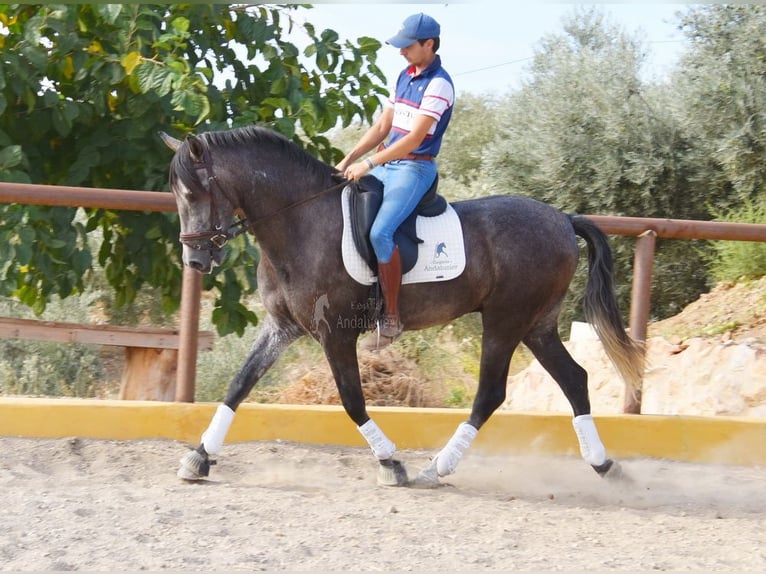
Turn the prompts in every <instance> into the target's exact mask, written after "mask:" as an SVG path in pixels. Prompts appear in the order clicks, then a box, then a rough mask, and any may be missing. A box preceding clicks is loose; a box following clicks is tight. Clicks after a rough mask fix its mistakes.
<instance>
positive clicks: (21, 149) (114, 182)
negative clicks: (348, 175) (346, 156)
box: [0, 4, 385, 334]
mask: <svg viewBox="0 0 766 574" xmlns="http://www.w3.org/2000/svg"><path fill="white" fill-rule="evenodd" d="M306 8H307V7H306V6H297V5H285V6H266V5H241V6H237V5H231V6H230V5H226V4H175V5H172V4H171V5H167V4H45V5H42V4H40V5H31V4H26V5H25V4H5V5H2V6H0V25H2V26H3V28H4V29H5V30H7V32H5V33H4V34H3V35H0V54H2V58H0V179H1V180H3V181H13V182H31V183H42V184H52V185H71V186H88V187H101V188H120V189H137V190H166V189H167V169H168V164H169V161H170V156H171V154H170V151H169V150H168V149H167V148H165V146H164V144H163V143H162V142H161V140H160V139H159V137H157V132H158V131H160V130H163V131H166V132H168V133H173V134H176V135H178V136H183V135H184V134H186V133H188V132H191V131H204V130H209V129H221V128H225V127H229V126H238V125H245V124H253V123H256V124H260V125H266V126H271V127H273V128H274V129H276V130H278V131H280V132H282V133H284V134H285V135H287V136H288V137H291V138H292V139H293V140H295V141H296V142H298V143H300V144H301V145H303V146H304V147H306V148H307V149H308V150H309V151H311V152H312V153H314V154H316V155H318V156H320V157H321V158H322V159H324V160H325V161H328V162H334V161H337V160H338V159H339V158H340V156H341V152H340V151H339V150H335V149H333V148H332V146H331V145H330V144H329V141H328V140H327V138H326V137H325V136H324V135H323V134H324V132H326V131H327V130H328V129H330V128H331V127H333V126H335V125H336V124H338V123H341V124H342V125H349V124H350V123H351V122H352V121H353V120H354V119H355V118H358V119H363V120H369V119H370V118H371V117H372V114H373V113H374V112H375V110H376V109H377V107H378V103H377V102H378V99H377V97H376V96H377V95H378V94H380V93H383V92H384V91H385V88H384V84H385V81H384V80H385V78H384V77H383V74H382V72H381V71H380V70H379V69H378V67H377V66H376V64H375V59H376V58H375V57H376V52H377V50H378V48H379V47H380V43H379V42H378V41H377V40H374V39H371V38H359V39H358V40H357V41H356V43H354V42H351V41H347V40H342V39H340V38H339V37H338V35H337V34H336V33H335V32H333V31H332V30H322V31H319V30H315V29H314V27H313V26H312V25H311V24H305V25H299V24H297V23H296V22H295V21H294V20H293V17H292V14H293V13H295V12H296V11H299V10H300V11H302V10H305V9H306ZM299 29H302V30H303V33H304V36H305V39H306V41H307V44H308V45H307V47H306V49H305V50H304V51H303V53H301V50H299V49H298V48H297V47H296V46H295V45H294V44H293V43H291V42H290V41H287V40H286V37H287V32H288V30H293V31H297V30H299ZM74 214H75V210H74V209H65V208H40V207H31V206H25V205H0V240H2V241H3V244H4V245H9V246H10V249H6V250H3V251H2V252H0V294H3V295H6V296H12V297H15V298H18V299H19V300H21V301H23V302H24V303H25V304H26V305H29V306H30V307H31V308H33V309H34V310H35V312H36V313H41V312H42V311H43V310H44V308H45V306H46V304H47V302H48V301H49V300H50V297H51V296H53V295H54V294H55V295H58V296H61V297H67V296H69V295H71V294H74V293H80V292H82V291H83V289H84V288H85V285H86V281H87V280H88V278H89V271H90V270H91V269H92V267H93V266H94V265H97V264H98V265H101V266H103V268H104V270H105V272H106V278H107V280H108V283H109V285H110V286H111V288H112V290H113V291H114V293H115V297H114V302H115V304H116V305H118V306H121V305H127V304H130V303H131V302H132V301H134V300H135V297H136V296H137V294H138V293H139V292H140V290H141V289H143V288H147V287H148V288H154V289H157V290H159V292H160V299H161V300H162V302H163V305H164V308H165V310H166V312H168V313H170V312H172V311H173V310H175V309H176V308H177V305H178V302H179V293H180V277H181V264H180V247H179V245H178V242H177V236H178V218H177V216H176V215H175V214H161V213H132V212H125V211H105V210H89V212H88V217H87V221H85V222H84V223H83V222H81V221H75V218H74ZM93 234H98V235H99V237H100V239H101V243H100V244H98V245H95V246H90V245H89V242H87V241H86V240H85V238H86V235H93ZM243 242H244V244H243V245H241V246H240V248H239V249H237V250H233V251H232V252H231V253H230V254H229V256H228V257H227V261H226V263H225V265H224V268H222V269H219V271H218V273H217V275H215V276H213V277H209V278H207V279H206V283H205V286H206V287H207V288H210V289H214V290H215V291H216V292H217V294H218V295H217V296H218V303H219V304H218V306H217V307H216V312H215V319H216V326H217V327H218V329H219V331H220V332H221V333H228V332H236V333H240V334H241V333H242V332H243V330H244V326H245V325H246V324H247V323H248V322H252V321H254V320H255V315H253V314H251V313H249V312H248V311H247V310H246V309H245V307H244V305H242V303H241V298H242V297H244V296H246V295H247V294H249V293H252V292H253V290H254V289H255V288H256V281H255V265H254V264H253V263H254V262H257V250H256V248H255V247H254V246H253V244H252V242H251V241H249V240H247V239H243ZM232 269H237V272H236V273H234V272H232V271H231V270H232Z"/></svg>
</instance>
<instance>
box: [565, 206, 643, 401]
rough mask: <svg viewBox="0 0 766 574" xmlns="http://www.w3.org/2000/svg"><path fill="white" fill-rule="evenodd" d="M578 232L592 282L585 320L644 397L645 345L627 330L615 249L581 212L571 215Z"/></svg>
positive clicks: (630, 389) (635, 391)
mask: <svg viewBox="0 0 766 574" xmlns="http://www.w3.org/2000/svg"><path fill="white" fill-rule="evenodd" d="M570 220H571V221H572V226H573V227H574V231H575V233H576V234H577V235H579V236H580V237H582V238H583V239H584V240H585V242H586V243H587V244H588V283H587V285H586V286H585V303H584V307H585V319H586V321H588V323H590V324H591V325H593V328H594V329H595V330H596V334H597V335H598V338H599V339H600V340H601V343H602V344H603V345H604V349H605V350H606V354H607V356H608V357H609V359H610V360H611V361H612V363H613V364H614V366H615V367H616V368H617V371H618V372H619V373H620V376H621V377H622V379H623V380H624V381H625V384H626V386H627V391H628V392H630V393H631V394H632V395H633V398H634V399H639V400H640V392H641V381H642V379H643V374H644V345H643V344H642V343H641V342H639V341H636V340H635V339H632V338H631V337H630V336H629V335H628V334H627V332H626V331H625V324H624V323H623V321H622V317H621V315H620V310H619V308H618V306H617V297H616V295H615V291H614V283H613V269H614V262H613V260H612V250H611V248H610V247H609V242H608V240H607V237H606V235H605V234H604V232H603V231H601V229H599V228H598V227H597V226H596V224H595V223H593V222H592V221H591V220H589V219H587V218H586V217H583V216H581V215H572V216H570Z"/></svg>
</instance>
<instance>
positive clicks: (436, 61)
mask: <svg viewBox="0 0 766 574" xmlns="http://www.w3.org/2000/svg"><path fill="white" fill-rule="evenodd" d="M441 65H442V59H441V57H440V56H439V55H438V54H437V55H436V58H434V61H433V62H431V64H430V65H429V66H428V67H427V68H426V69H425V70H423V71H422V72H421V73H420V75H421V76H429V75H431V74H433V73H434V72H435V71H436V70H438V69H439V68H440V67H441ZM407 75H408V76H413V77H414V76H415V75H416V74H415V66H410V67H409V68H407Z"/></svg>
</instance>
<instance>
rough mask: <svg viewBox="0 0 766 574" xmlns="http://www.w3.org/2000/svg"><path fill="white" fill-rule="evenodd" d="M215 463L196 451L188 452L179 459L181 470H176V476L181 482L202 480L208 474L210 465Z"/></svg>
mask: <svg viewBox="0 0 766 574" xmlns="http://www.w3.org/2000/svg"><path fill="white" fill-rule="evenodd" d="M212 464H215V461H214V460H213V461H211V460H209V459H208V458H207V457H206V456H203V455H201V454H200V453H199V452H197V451H196V450H192V451H189V452H188V453H187V454H186V455H185V456H184V457H183V458H182V459H181V468H179V469H178V472H177V473H176V476H177V477H178V478H181V479H183V480H202V479H203V478H205V477H207V476H208V475H209V474H210V465H212Z"/></svg>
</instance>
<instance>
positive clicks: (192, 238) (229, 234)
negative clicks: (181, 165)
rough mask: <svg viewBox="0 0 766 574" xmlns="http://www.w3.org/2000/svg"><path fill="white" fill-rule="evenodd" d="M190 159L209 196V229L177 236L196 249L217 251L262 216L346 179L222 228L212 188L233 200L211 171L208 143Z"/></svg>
mask: <svg viewBox="0 0 766 574" xmlns="http://www.w3.org/2000/svg"><path fill="white" fill-rule="evenodd" d="M192 160H193V161H194V170H195V171H196V172H197V178H198V179H199V180H200V182H201V183H202V187H203V188H204V189H205V191H206V192H207V194H208V196H209V197H210V229H209V230H207V231H197V232H195V233H181V234H180V236H179V240H180V241H181V243H182V244H183V245H186V246H187V247H189V248H191V249H194V250H195V251H220V250H221V249H223V247H224V246H225V245H226V244H227V243H228V242H229V241H230V240H231V239H234V238H235V237H238V236H239V235H242V234H243V233H245V232H246V231H247V230H248V229H254V228H255V227H256V226H257V225H259V224H261V223H263V222H264V220H267V219H268V220H270V221H273V220H274V218H275V217H276V216H278V215H280V214H282V213H283V212H286V211H288V210H291V209H294V208H296V207H298V206H300V205H303V204H305V203H308V202H310V201H313V200H315V199H317V198H319V197H321V196H323V195H325V194H327V193H330V192H333V191H337V190H339V189H342V188H343V187H345V186H346V184H348V182H349V181H348V180H347V179H346V178H343V179H342V180H340V181H339V183H338V184H336V185H333V186H331V187H328V188H326V189H323V190H322V191H319V192H317V193H315V194H312V195H310V196H308V197H305V198H303V199H301V200H298V201H296V202H294V203H290V204H288V205H285V206H283V207H280V208H279V209H277V210H275V211H273V212H271V213H269V214H266V215H262V216H260V217H258V218H256V219H253V220H248V219H247V218H245V217H241V218H239V219H237V221H235V222H234V223H232V224H231V225H230V226H229V227H228V228H226V229H224V226H223V224H221V223H220V222H219V221H218V211H217V210H216V202H215V192H216V191H219V192H220V193H221V195H222V196H223V197H224V198H225V199H226V200H227V201H228V202H229V204H230V205H231V206H232V207H236V203H235V202H234V201H233V200H232V198H231V197H229V196H228V195H227V194H226V192H225V191H224V190H223V188H222V187H221V185H220V184H219V183H218V178H217V177H216V175H215V172H214V171H213V159H212V158H211V157H210V150H209V148H208V146H207V142H205V145H203V149H202V158H201V159H197V160H195V159H194V157H193V156H192Z"/></svg>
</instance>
